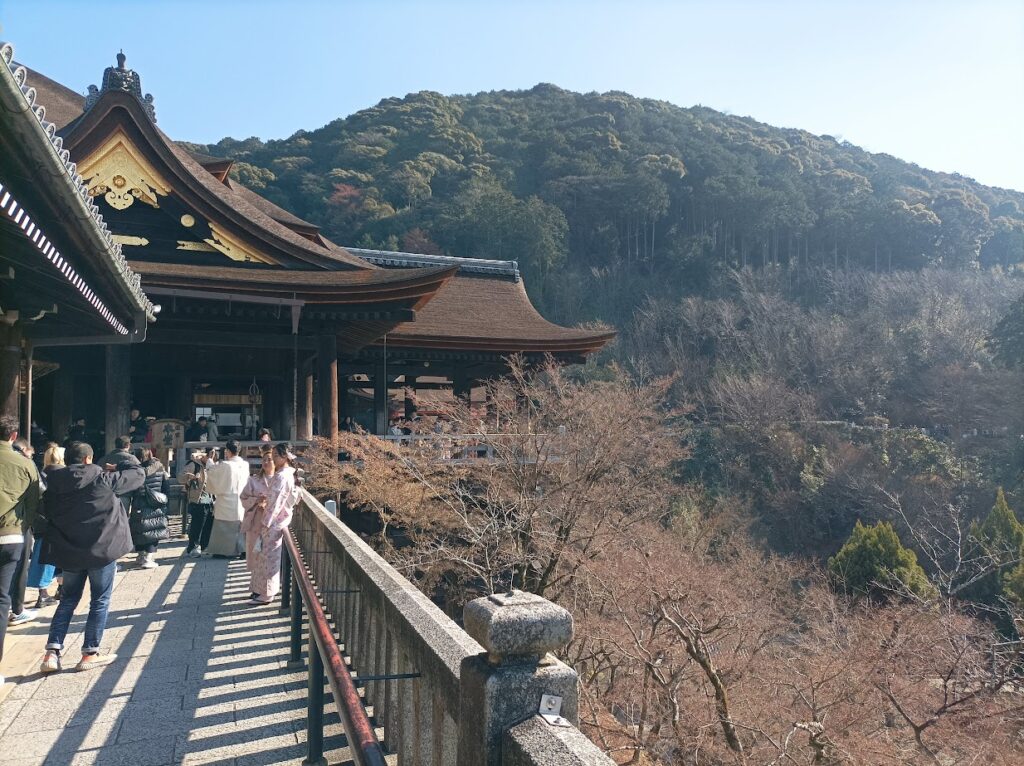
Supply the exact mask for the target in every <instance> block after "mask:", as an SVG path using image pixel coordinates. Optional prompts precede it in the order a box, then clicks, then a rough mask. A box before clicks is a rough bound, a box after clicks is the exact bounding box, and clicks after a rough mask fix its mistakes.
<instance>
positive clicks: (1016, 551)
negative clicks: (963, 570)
mask: <svg viewBox="0 0 1024 766" xmlns="http://www.w3.org/2000/svg"><path fill="white" fill-rule="evenodd" d="M970 534H971V539H972V541H973V542H974V543H975V545H976V546H977V553H976V555H978V556H979V557H983V560H984V561H986V562H987V563H988V565H989V566H991V567H992V571H991V572H989V574H987V575H986V576H985V577H983V578H981V579H980V580H979V581H978V582H976V583H974V585H972V587H971V589H970V593H969V594H968V595H969V596H970V597H971V598H972V599H974V600H976V601H979V602H980V603H983V604H990V605H995V604H997V603H998V601H999V598H1000V597H1001V596H1003V595H1004V593H1005V595H1006V596H1007V597H1009V598H1011V599H1015V598H1017V597H1018V596H1019V595H1021V594H1024V590H1020V588H1021V587H1022V586H1024V566H1021V564H1020V563H1019V561H1020V558H1021V553H1022V552H1024V524H1021V523H1020V521H1019V520H1018V519H1017V516H1016V514H1015V513H1014V512H1013V510H1012V509H1011V508H1010V506H1009V504H1008V503H1007V502H1006V495H1005V494H1004V493H1003V488H1002V487H999V488H998V489H997V491H996V501H995V504H994V505H993V506H992V510H991V511H989V513H988V516H986V517H985V520H984V521H982V522H981V524H973V525H972V526H971V532H970ZM1018 570H1019V571H1018ZM1021 603H1024V601H1022V602H1021Z"/></svg>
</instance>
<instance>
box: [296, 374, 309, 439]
mask: <svg viewBox="0 0 1024 766" xmlns="http://www.w3.org/2000/svg"><path fill="white" fill-rule="evenodd" d="M295 409H296V412H297V413H298V415H297V416H298V422H297V423H296V424H295V432H296V434H297V436H298V438H299V439H302V440H303V441H305V440H308V439H310V438H311V437H312V436H313V373H312V372H305V371H303V372H302V373H301V374H300V376H299V401H298V406H297V407H296V408H295Z"/></svg>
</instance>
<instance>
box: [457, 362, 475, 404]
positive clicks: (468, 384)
mask: <svg viewBox="0 0 1024 766" xmlns="http://www.w3.org/2000/svg"><path fill="white" fill-rule="evenodd" d="M452 391H453V393H454V394H455V396H456V397H458V398H459V399H462V401H463V402H464V403H465V404H466V405H467V406H468V405H469V403H470V401H471V400H472V398H473V382H472V381H471V380H470V379H469V377H468V376H467V375H466V373H464V372H462V371H461V370H456V371H455V374H454V375H452Z"/></svg>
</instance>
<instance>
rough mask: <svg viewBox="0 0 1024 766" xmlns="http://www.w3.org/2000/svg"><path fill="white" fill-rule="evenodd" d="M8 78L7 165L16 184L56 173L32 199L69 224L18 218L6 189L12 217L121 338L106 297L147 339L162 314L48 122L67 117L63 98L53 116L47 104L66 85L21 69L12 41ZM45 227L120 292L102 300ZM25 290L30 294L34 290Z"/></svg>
mask: <svg viewBox="0 0 1024 766" xmlns="http://www.w3.org/2000/svg"><path fill="white" fill-rule="evenodd" d="M0 80H2V89H0V90H2V93H0V106H2V107H3V109H4V110H5V111H6V112H7V113H8V115H9V116H7V117H5V118H4V128H5V130H4V131H3V133H4V136H3V140H0V146H2V145H3V144H4V143H5V141H6V140H8V139H10V140H12V141H13V142H14V144H13V147H7V148H5V149H4V153H5V155H6V156H5V157H4V162H3V163H2V164H3V167H4V169H5V170H6V171H8V172H11V173H13V174H14V177H12V178H8V179H7V180H8V183H9V184H10V183H13V182H15V181H18V182H19V183H20V182H21V180H22V179H23V178H24V179H30V178H32V177H34V176H35V175H37V174H50V175H51V176H52V177H53V178H54V179H55V181H54V183H50V184H42V185H34V184H30V188H31V189H32V190H34V192H35V193H34V194H33V195H32V196H33V197H37V198H38V199H35V202H36V203H38V204H41V205H42V206H43V208H44V209H45V208H50V210H53V209H56V210H59V213H58V215H59V217H60V218H61V219H62V221H61V224H60V225H57V226H53V221H52V220H38V221H34V222H32V221H31V220H30V218H29V216H28V215H26V213H25V211H24V210H21V211H20V212H16V210H15V208H17V207H18V206H17V204H16V201H15V200H14V199H13V198H12V196H11V192H10V190H7V189H5V190H4V195H3V200H4V204H5V205H6V206H7V212H8V213H9V214H10V215H11V217H12V220H13V221H14V223H15V224H20V226H21V229H22V231H24V232H25V237H26V238H31V240H30V241H31V243H32V244H33V245H35V246H36V247H37V248H38V250H39V253H40V254H41V255H42V256H45V258H46V259H47V260H49V262H50V264H51V265H52V266H53V267H54V269H56V270H57V271H55V275H56V274H57V272H58V271H59V273H60V274H62V275H63V276H64V277H65V278H66V279H67V281H68V287H69V288H72V291H73V290H77V291H78V297H80V299H82V300H84V301H85V302H87V303H88V304H90V305H91V307H92V309H94V310H95V311H96V312H97V313H98V314H99V315H100V316H102V317H103V319H104V320H105V321H106V322H107V323H108V324H109V325H110V326H111V327H112V328H113V329H114V330H115V331H116V332H117V333H118V334H120V335H127V334H129V332H130V331H129V328H128V327H127V326H125V324H124V323H122V322H121V321H120V320H119V319H118V317H117V315H116V313H115V312H114V311H112V310H111V309H110V308H108V307H107V306H106V304H105V303H104V299H103V298H104V297H106V298H107V300H109V299H110V298H111V297H113V296H118V297H117V298H115V300H117V301H118V302H119V303H120V304H121V305H122V306H127V307H128V309H127V310H128V311H130V312H132V313H133V314H136V315H137V316H135V317H131V318H129V317H127V316H124V315H122V318H124V319H126V320H127V321H128V324H131V325H135V330H136V332H142V333H144V330H145V324H146V322H147V320H151V319H152V318H153V316H154V309H153V304H152V303H151V302H150V301H149V299H148V298H147V297H146V295H145V294H144V293H143V292H142V289H141V287H140V285H139V278H138V276H137V275H135V274H133V273H132V272H131V270H130V269H129V268H128V265H127V262H126V261H125V259H124V256H123V255H122V253H121V248H120V246H119V245H118V244H117V243H116V242H115V241H114V240H113V237H112V235H111V232H110V230H109V229H108V227H107V224H106V222H105V221H104V219H103V216H102V215H101V214H100V211H99V208H98V207H97V206H96V204H95V203H94V202H93V200H92V199H91V198H90V197H89V194H88V191H87V189H86V187H85V186H84V184H83V181H82V177H81V176H80V175H79V174H78V172H77V167H76V165H75V163H73V162H71V159H70V153H69V152H68V151H67V150H66V149H65V148H64V146H63V140H62V139H61V138H60V137H58V136H57V135H56V131H57V124H56V123H55V122H53V121H51V120H50V119H47V117H48V116H50V117H52V118H53V119H60V118H61V117H64V116H66V115H64V114H62V112H63V111H64V110H63V109H62V103H61V99H59V98H54V101H53V103H52V105H51V107H50V112H49V113H48V112H47V106H46V104H45V100H46V99H47V98H48V97H49V95H51V90H53V87H52V86H56V88H58V89H59V88H60V87H61V86H58V85H57V84H56V83H53V81H52V80H49V79H48V78H45V77H43V76H42V75H36V74H34V73H33V74H30V73H29V70H27V69H26V68H25V67H23V66H21V65H19V64H17V63H16V62H15V61H14V48H13V46H11V45H10V44H9V43H0ZM37 86H38V87H37ZM14 147H16V148H14ZM15 194H17V192H15ZM23 201H24V200H23ZM44 209H39V210H38V214H39V215H43V214H44V212H45V210H44ZM44 217H45V216H44ZM44 227H45V230H47V231H48V233H49V235H50V236H54V237H59V238H61V239H63V240H65V241H67V242H68V243H69V244H72V243H74V244H73V246H74V249H75V250H76V252H75V253H73V254H72V253H70V252H69V253H67V255H69V256H70V255H74V256H75V257H74V260H75V261H76V262H78V263H79V264H80V266H84V267H86V269H87V270H90V271H92V273H93V274H94V275H95V276H96V277H97V278H99V279H100V280H101V281H102V282H103V283H104V284H105V285H109V286H110V287H112V289H113V292H110V293H105V295H104V296H103V297H101V296H100V295H99V294H97V293H96V292H95V291H94V290H93V287H96V288H97V289H101V287H100V284H99V283H96V284H94V285H93V286H90V285H89V283H88V281H87V279H86V277H85V276H84V275H80V274H79V273H78V272H77V271H76V270H75V268H73V267H72V265H71V263H70V262H69V261H68V260H66V259H65V258H63V257H62V256H61V254H60V253H59V252H58V251H57V249H56V248H55V247H54V243H53V242H47V241H46V240H47V236H46V234H45V233H44ZM44 271H45V270H44ZM40 273H43V272H40ZM25 289H29V288H27V286H26V288H25ZM121 310H122V311H124V310H125V309H124V308H122V309H121ZM139 324H141V327H139V326H138V325H139Z"/></svg>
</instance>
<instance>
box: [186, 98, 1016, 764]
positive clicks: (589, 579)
mask: <svg viewBox="0 0 1024 766" xmlns="http://www.w3.org/2000/svg"><path fill="white" fill-rule="evenodd" d="M196 148H197V149H199V150H200V151H203V152H206V153H209V154H215V155H220V156H228V157H232V158H234V159H235V165H234V172H235V173H236V175H237V176H238V178H239V179H240V180H241V181H242V182H243V183H245V184H247V185H249V186H251V187H253V188H255V189H257V190H258V191H259V192H260V193H261V194H264V195H266V196H268V197H270V198H271V199H272V200H274V201H275V202H277V203H278V204H280V205H282V206H283V207H286V208H288V209H290V210H292V211H294V212H295V213H297V214H299V215H301V216H303V217H305V218H307V219H309V220H311V221H313V222H316V223H318V224H319V225H321V226H322V227H323V229H324V231H325V233H326V234H327V235H328V236H329V237H330V238H332V239H334V240H335V241H337V242H339V243H342V244H347V245H358V246H362V247H378V248H384V249H404V250H410V251H414V252H444V253H448V254H452V255H461V256H476V257H486V258H505V259H516V260H518V261H519V263H520V265H521V267H522V269H523V271H524V274H525V279H526V284H527V288H528V290H529V291H530V294H531V296H532V297H533V300H534V301H535V302H536V303H537V304H538V305H539V306H540V307H541V308H542V310H543V311H544V312H545V313H546V315H547V316H549V317H551V318H552V319H555V320H557V321H560V322H563V323H568V324H572V323H577V322H585V321H590V320H602V321H605V322H608V323H610V324H613V325H615V326H616V327H617V329H618V330H619V331H620V332H619V338H618V340H617V341H616V342H615V343H614V344H613V346H612V347H611V348H609V349H608V350H607V351H606V352H603V353H602V355H601V358H600V359H598V360H596V361H594V362H592V363H590V364H588V365H586V366H585V367H578V368H570V369H569V370H567V371H562V370H558V369H554V368H551V369H546V370H541V371H540V372H539V373H537V374H536V375H535V376H534V375H533V373H530V374H527V372H526V371H525V370H522V369H519V368H518V367H517V366H516V365H514V368H516V370H517V372H516V374H514V375H512V376H511V377H510V378H508V379H505V380H501V381H495V382H491V383H489V384H488V385H489V386H490V390H489V401H490V402H491V403H492V406H493V407H495V408H497V410H496V414H494V416H493V418H492V417H490V416H488V415H484V414H482V413H481V412H480V411H478V410H477V409H474V408H473V407H472V405H470V404H465V403H461V402H455V403H454V404H453V405H452V406H453V409H452V411H451V412H450V413H448V418H447V420H446V421H445V423H446V425H445V427H446V428H450V429H451V430H452V431H454V432H456V433H460V434H476V435H477V437H478V438H481V439H488V440H489V441H490V443H491V444H492V448H493V450H494V453H495V455H497V457H496V462H481V463H480V464H474V465H468V466H462V467H460V468H459V469H458V470H453V468H452V467H451V466H448V465H443V466H440V467H439V464H438V461H437V460H436V453H435V452H433V451H431V449H430V447H429V445H430V444H431V443H432V442H431V441H430V437H429V436H428V437H427V440H426V441H422V442H415V443H414V445H419V447H422V445H428V447H426V448H425V451H422V452H421V451H420V450H419V447H417V448H413V447H410V448H409V449H407V450H404V451H402V448H400V447H399V446H397V445H394V444H391V443H385V442H383V441H380V440H375V439H367V438H365V437H363V436H362V435H343V439H344V440H345V441H344V450H345V451H347V452H349V453H351V454H352V455H353V456H356V457H357V458H358V459H355V460H353V461H352V463H351V464H349V465H350V467H353V466H354V467H355V468H353V469H352V470H351V471H347V469H346V468H344V467H339V464H338V461H337V455H338V451H339V445H338V444H336V443H332V444H329V445H327V444H325V445H322V446H324V449H323V450H321V453H322V454H321V458H320V460H319V461H318V462H317V463H316V464H315V466H314V468H315V470H313V471H312V472H311V481H312V484H311V486H313V487H314V488H316V489H318V490H320V491H325V492H332V493H333V492H337V493H339V494H340V495H341V496H343V497H344V499H345V501H346V503H347V504H348V506H349V507H350V508H355V509H363V510H367V511H370V512H373V513H376V514H378V515H379V516H380V518H381V520H382V521H383V522H384V524H385V526H386V527H388V528H399V529H402V530H403V534H402V536H401V538H402V543H401V545H399V546H397V547H396V546H395V545H392V541H390V540H389V539H388V538H387V537H386V536H381V537H379V538H378V539H376V540H375V541H374V542H375V544H377V545H378V547H379V548H380V549H381V550H382V551H383V552H384V553H385V554H386V555H388V556H389V557H390V558H391V560H392V561H393V562H395V563H396V564H397V565H398V566H401V567H403V568H404V569H405V571H406V572H407V573H408V574H409V576H410V577H411V578H412V579H413V580H414V581H415V582H417V584H418V585H419V586H420V587H422V588H423V589H424V590H425V591H426V592H428V593H430V594H431V595H432V596H433V597H435V598H436V599H437V600H438V601H439V602H440V603H442V604H443V605H445V606H446V607H447V608H450V609H452V611H453V612H456V613H457V611H458V607H459V605H460V604H461V603H463V602H464V601H465V600H467V599H468V598H471V597H472V596H473V595H476V594H477V593H485V592H492V591H493V590H495V589H498V588H504V587H508V586H510V585H514V586H516V587H521V588H524V589H526V590H530V591H532V592H535V593H539V594H542V595H544V596H546V597H548V598H552V599H554V600H556V601H559V602H560V603H563V604H564V605H565V606H566V607H567V608H569V609H571V610H572V611H573V614H574V616H575V618H576V620H577V624H578V626H579V631H578V637H577V640H576V641H575V642H574V643H573V645H572V646H570V647H569V648H568V649H567V650H566V652H565V659H566V660H567V661H570V662H572V664H573V665H574V666H575V667H576V668H577V670H578V671H579V672H580V676H581V679H582V681H583V689H584V694H585V698H586V702H587V711H586V715H585V716H583V717H584V723H585V725H586V729H587V731H588V733H590V735H591V736H592V737H593V738H594V739H595V741H597V742H599V743H600V744H601V745H602V746H603V747H605V748H606V749H607V750H608V751H609V752H611V753H612V754H613V755H614V757H615V758H616V759H617V760H618V762H620V763H623V764H625V763H630V764H666V765H667V766H668V765H670V766H676V765H677V764H679V765H682V764H685V765H686V766H712V765H714V766H721V764H733V763H735V764H763V765H764V766H767V765H768V764H779V763H794V764H807V765H808V766H811V765H812V764H829V765H830V766H840V765H843V766H845V765H847V764H848V765H849V766H854V765H856V766H862V765H863V766H869V765H870V766H877V764H918V763H949V764H960V763H964V764H966V763H987V764H993V765H994V766H1004V765H1005V766H1009V765H1010V764H1016V763H1020V762H1021V755H1022V745H1021V741H1022V740H1021V732H1022V731H1024V721H1022V718H1021V715H1020V704H1019V689H1020V679H1021V678H1022V676H1024V670H1022V669H1021V668H1024V643H1019V642H1012V641H1011V642H1009V643H1007V640H1008V639H1019V638H1021V636H1022V634H1024V525H1022V524H1021V522H1020V520H1019V517H1018V513H1019V512H1020V510H1021V509H1022V506H1024V503H1022V501H1024V472H1022V469H1024V439H1022V438H1021V434H1024V408H1022V407H1021V404H1020V403H1021V400H1022V395H1024V299H1022V298H1021V294H1022V292H1024V279H1022V276H1024V212H1022V210H1024V194H1021V193H1019V192H1015V191H1008V190H1001V189H993V188H990V187H985V186H982V185H980V184H977V183H975V182H974V181H972V180H970V179H967V178H963V177H960V176H956V175H948V174H942V173H935V172H932V171H928V170H924V169H922V168H919V167H917V166H915V165H911V164H908V163H906V162H902V161H900V160H898V159H896V158H894V157H891V156H888V155H877V154H869V153H867V152H864V151H863V150H861V149H859V148H858V147H856V146H853V145H851V144H848V143H845V142H838V141H836V140H835V139H832V138H830V137H827V136H813V135H811V134H809V133H806V132H803V131H799V130H782V129H778V128H773V127H771V126H768V125H764V124H761V123H758V122H756V121H754V120H751V119H748V118H738V117H733V116H730V115H725V114H721V113H719V112H715V111H713V110H710V109H705V108H701V107H696V108H692V109H682V108H679V107H675V106H672V105H670V104H666V103H663V102H657V101H650V100H642V99H636V98H633V97H631V96H629V95H626V94H622V93H608V94H586V95H581V94H576V93H570V92H566V91H563V90H560V89H558V88H556V87H554V86H550V85H539V86H537V87H536V88H534V89H532V90H530V91H526V92H514V93H510V92H495V93H481V94H477V95H475V96H465V97H444V96H441V95H438V94H435V93H419V94H414V95H411V96H408V97H406V98H404V99H387V100H385V101H382V102H381V103H380V104H379V105H377V106H376V107H374V108H373V109H368V110H365V111H363V112H360V113H358V114H355V115H352V116H351V117H348V118H346V119H342V120H338V121H336V122H333V123H331V124H330V125H327V126H325V127H324V128H321V129H319V130H316V131H313V132H309V133H300V134H297V135H295V136H293V137H291V138H289V139H287V140H284V141H272V142H268V143H265V144H264V143H262V142H260V141H258V140H256V139H249V140H247V141H235V140H233V139H225V140H223V141H221V142H220V143H219V144H217V145H214V146H201V147H196ZM521 402H529V403H530V407H529V408H528V409H526V410H524V408H522V407H521V406H519V403H521ZM503 407H504V409H502V408H503ZM423 427H426V426H423ZM431 433H432V432H431ZM551 434H559V436H558V438H554V439H552V438H549V435H551ZM494 445H504V446H494ZM396 456H400V457H401V459H400V460H396V459H395V457H396ZM523 465H529V466H537V467H538V468H537V470H536V471H534V470H532V469H531V470H529V471H524V470H521V468H522V466H523ZM541 466H543V467H542V468H541ZM346 471H347V472H346ZM467 487H470V488H472V489H471V490H470V491H467ZM424 488H427V489H428V491H424ZM624 573H625V576H623V575H624Z"/></svg>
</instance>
